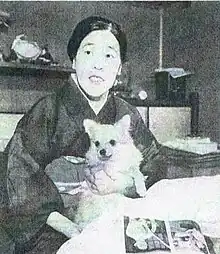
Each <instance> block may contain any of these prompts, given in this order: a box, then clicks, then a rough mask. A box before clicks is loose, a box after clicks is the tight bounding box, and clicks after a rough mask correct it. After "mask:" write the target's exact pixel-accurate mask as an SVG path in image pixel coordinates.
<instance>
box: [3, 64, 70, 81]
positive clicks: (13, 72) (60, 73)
mask: <svg viewBox="0 0 220 254" xmlns="http://www.w3.org/2000/svg"><path fill="white" fill-rule="evenodd" d="M71 73H74V70H73V69H72V68H67V67H62V66H48V65H37V64H26V63H25V64H23V63H12V62H10V63H8V62H0V76H35V77H36V76H39V77H42V76H44V77H47V78H68V77H69V75H70V74H71Z"/></svg>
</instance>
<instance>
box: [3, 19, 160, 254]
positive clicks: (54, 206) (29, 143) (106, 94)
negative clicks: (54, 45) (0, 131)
mask: <svg viewBox="0 0 220 254" xmlns="http://www.w3.org/2000/svg"><path fill="white" fill-rule="evenodd" d="M126 49H127V45H126V37H125V35H124V33H123V32H122V30H121V28H120V26H119V25H117V24H116V23H114V22H112V21H110V20H107V19H104V18H101V17H89V18H87V19H85V20H83V21H81V22H80V23H78V25H77V26H76V28H75V30H74V31H73V34H72V36H71V38H70V40H69V43H68V47H67V52H68V55H69V58H70V60H71V62H72V66H73V68H74V69H75V70H76V73H75V74H73V75H72V76H71V79H70V82H68V83H67V84H65V85H64V86H63V88H62V89H61V90H60V91H58V92H57V93H56V94H53V95H49V96H46V97H44V98H42V99H41V100H40V101H38V102H37V103H36V104H35V105H34V106H33V107H32V108H31V110H30V111H29V112H28V113H27V114H26V115H25V116H24V117H23V118H22V119H21V121H20V122H19V123H18V126H17V128H16V131H15V133H14V135H13V137H12V139H11V141H10V143H9V144H8V146H7V148H6V151H5V156H6V157H7V182H6V185H7V186H6V187H7V192H8V199H7V202H8V215H7V218H4V220H3V222H2V227H3V228H4V230H6V231H7V232H8V235H9V236H10V237H11V238H12V239H13V241H14V242H15V245H16V247H15V249H16V250H15V252H16V254H17V253H27V252H28V253H54V252H55V251H56V250H57V249H58V247H59V246H60V245H61V244H62V243H63V242H64V241H65V240H66V239H67V238H66V237H65V235H66V236H67V237H69V235H68V233H65V232H64V231H62V230H60V229H59V226H58V227H56V223H54V221H53V218H54V217H53V215H54V212H55V211H57V212H59V214H63V215H66V214H68V212H67V210H66V209H65V208H66V205H65V202H66V200H65V199H63V196H61V193H59V190H58V188H57V187H56V185H55V182H60V181H61V182H62V181H63V182H65V183H66V182H70V181H71V182H77V181H81V180H82V179H83V170H80V166H79V167H78V168H77V167H76V166H74V165H73V164H71V163H69V162H66V161H65V160H64V159H60V158H63V157H65V156H69V155H71V156H75V157H81V158H83V157H84V155H85V153H86V151H87V150H88V147H89V141H88V135H87V134H86V133H85V130H84V128H83V120H84V119H85V118H90V119H93V120H96V121H98V122H100V123H115V122H116V121H117V120H119V119H120V118H121V117H122V116H123V115H125V114H129V115H130V116H131V119H132V137H133V139H134V142H135V144H136V146H137V147H138V148H139V149H140V150H141V151H142V152H143V155H144V161H143V164H142V166H141V171H142V172H143V173H144V174H146V175H148V176H149V177H148V182H147V183H146V186H147V187H149V186H150V185H152V184H153V183H154V182H155V181H157V180H159V179H160V178H162V177H163V176H164V172H162V170H161V171H160V172H159V167H157V166H158V165H156V164H157V163H158V158H159V155H158V152H159V148H160V146H159V144H158V143H157V142H156V140H155V138H154V136H153V135H152V134H151V132H150V131H149V130H148V129H147V128H146V127H145V125H144V123H143V121H142V119H141V117H140V115H139V114H138V112H137V110H136V109H135V108H134V107H133V106H131V105H129V104H128V103H126V102H125V101H123V100H122V99H120V98H118V97H116V96H114V94H113V93H112V92H111V90H113V89H114V87H115V86H116V85H117V82H118V78H119V76H120V74H121V70H122V68H123V63H124V62H125V60H126ZM54 161H56V162H57V163H54ZM51 163H52V164H51ZM49 164H50V166H48V165H49ZM51 165H52V167H51ZM47 166H48V167H47ZM46 167H47V168H46ZM48 168H49V169H48ZM59 177H60V179H59ZM61 178H62V179H61ZM67 203H68V201H67ZM51 218H52V219H51ZM50 219H51V220H50ZM48 221H49V222H48ZM51 221H52V222H51ZM64 223H65V220H64ZM47 224H49V226H48V225H47ZM52 227H53V228H54V229H53V228H52ZM56 230H57V231H56ZM74 230H75V228H74V225H73V231H74ZM58 231H61V232H62V234H60V233H59V232H58ZM1 253H3V252H1ZM7 253H9V252H7Z"/></svg>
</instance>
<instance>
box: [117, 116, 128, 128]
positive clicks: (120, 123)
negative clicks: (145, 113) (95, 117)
mask: <svg viewBox="0 0 220 254" xmlns="http://www.w3.org/2000/svg"><path fill="white" fill-rule="evenodd" d="M116 125H117V126H120V127H121V128H122V129H125V130H129V129H130V125H131V117H130V116H129V115H124V116H123V117H122V118H121V119H120V120H119V121H118V122H117V123H116Z"/></svg>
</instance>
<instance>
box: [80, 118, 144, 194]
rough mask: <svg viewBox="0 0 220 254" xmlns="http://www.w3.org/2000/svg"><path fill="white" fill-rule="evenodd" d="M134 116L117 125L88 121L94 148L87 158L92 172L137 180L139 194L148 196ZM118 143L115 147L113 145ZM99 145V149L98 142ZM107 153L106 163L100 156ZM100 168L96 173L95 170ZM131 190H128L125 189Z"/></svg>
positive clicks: (88, 129)
mask: <svg viewBox="0 0 220 254" xmlns="http://www.w3.org/2000/svg"><path fill="white" fill-rule="evenodd" d="M130 121H131V120H130V116H129V115H125V116H123V117H122V118H121V119H120V120H119V121H118V122H117V123H115V124H114V125H109V124H108V125H107V124H105V125H104V124H98V123H96V122H95V121H93V120H89V119H86V120H84V127H85V130H86V131H87V133H88V134H89V137H90V140H91V145H90V149H89V151H88V152H87V154H86V159H87V161H88V164H89V167H92V170H95V171H100V170H103V171H104V172H105V173H106V174H107V175H108V176H110V177H111V178H112V179H113V180H116V179H118V176H119V175H121V174H124V175H127V176H130V177H132V178H133V179H134V183H135V187H136V191H137V193H138V194H139V195H140V196H141V197H143V196H145V195H146V188H145V183H144V182H145V177H144V176H143V174H142V173H141V172H140V163H141V161H142V159H143V157H142V154H141V152H140V151H139V150H138V149H137V148H136V147H135V145H134V143H133V139H132V137H131V135H130V132H129V131H130ZM110 140H114V141H115V142H116V143H115V145H113V146H112V145H111V144H110V143H109V141H110ZM96 141H98V142H99V146H98V147H96V145H95V142H96ZM102 149H104V150H105V151H106V156H109V159H108V160H102V156H100V154H99V152H100V151H101V150H102ZM94 167H96V169H94ZM125 187H128V186H125Z"/></svg>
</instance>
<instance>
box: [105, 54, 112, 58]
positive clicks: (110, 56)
mask: <svg viewBox="0 0 220 254" xmlns="http://www.w3.org/2000/svg"><path fill="white" fill-rule="evenodd" d="M106 57H107V58H113V57H114V56H113V55H112V54H106Z"/></svg>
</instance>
